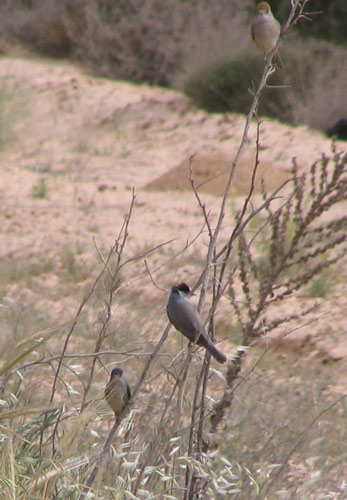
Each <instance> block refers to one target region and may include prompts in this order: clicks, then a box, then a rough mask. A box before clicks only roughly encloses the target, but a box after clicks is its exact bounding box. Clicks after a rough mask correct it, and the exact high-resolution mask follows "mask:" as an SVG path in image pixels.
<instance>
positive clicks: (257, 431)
mask: <svg viewBox="0 0 347 500" xmlns="http://www.w3.org/2000/svg"><path fill="white" fill-rule="evenodd" d="M302 3H303V4H304V3H305V2H302ZM26 4H27V5H28V6H31V5H35V3H32V2H26ZM113 4H114V3H112V5H113ZM183 4H185V2H183ZM76 5H79V2H78V3H76ZM88 5H91V4H88ZM100 5H101V4H100ZM112 5H111V4H109V3H108V2H102V6H103V8H104V9H105V11H104V15H105V14H106V13H107V9H111V8H112ZM116 5H117V7H118V8H122V9H124V10H125V11H126V12H128V10H127V9H129V10H130V14H131V9H132V8H133V4H129V3H128V2H125V3H124V4H123V2H118V3H116ZM143 5H144V7H143V9H144V8H145V7H146V6H147V7H148V5H149V4H148V3H147V2H144V4H143ZM153 5H155V6H156V7H158V5H159V4H156V2H154V3H153ZM171 5H173V4H171ZM191 5H193V6H194V5H195V2H191ZM7 6H9V4H7ZM92 7H93V9H98V4H96V3H95V4H94V3H93V4H92ZM188 7H189V3H188ZM188 7H187V8H188ZM139 8H140V7H139ZM293 9H294V10H293V12H294V11H295V8H293ZM93 12H94V11H93ZM141 12H144V11H143V10H141ZM130 14H129V15H130ZM300 14H301V13H300V9H299V11H298V13H296V16H297V17H298V18H300V17H301V16H300ZM158 15H159V14H158ZM110 19H112V16H110ZM272 72H273V66H272V63H271V58H270V59H269V60H268V61H267V63H266V64H265V68H264V71H263V75H262V78H261V84H260V86H259V87H258V89H257V90H256V92H255V97H254V100H253V103H252V106H251V111H250V112H249V115H248V117H247V121H246V125H245V128H244V134H243V138H242V141H241V143H240V148H239V150H238V152H237V154H236V155H235V162H234V163H233V164H232V165H231V166H230V173H229V178H228V180H227V182H226V186H225V193H224V196H223V197H222V198H218V199H217V198H216V200H215V204H218V205H217V206H218V210H217V215H215V214H212V213H211V212H210V211H209V207H208V206H207V204H206V203H205V202H204V200H203V199H202V198H201V193H200V191H199V188H198V187H197V186H196V185H195V182H194V157H192V158H191V164H190V166H191V170H190V181H191V186H192V191H193V194H194V195H195V200H196V205H197V207H198V210H199V221H200V220H201V224H199V229H197V232H196V234H193V235H192V234H191V233H189V237H187V240H186V241H185V243H183V244H182V245H181V244H180V243H177V242H174V241H173V240H169V241H162V242H161V243H160V244H157V245H155V246H153V245H152V244H150V243H149V241H148V240H147V239H146V238H144V239H143V240H141V239H140V238H137V235H136V233H134V232H133V230H132V222H133V219H134V218H135V217H136V211H137V210H147V206H146V203H139V204H137V199H136V196H135V193H134V190H133V191H132V198H131V203H130V207H129V208H128V210H127V212H126V214H125V216H124V220H123V222H119V220H116V217H115V216H114V213H115V212H112V214H111V217H108V219H107V221H108V224H112V228H113V227H115V226H116V225H118V226H120V227H119V233H118V235H117V236H116V237H115V238H113V239H112V244H111V247H110V248H109V247H108V246H107V245H106V244H104V243H102V245H99V243H98V241H97V240H95V241H94V244H95V248H94V250H95V252H94V254H93V255H92V252H91V251H90V247H91V246H92V244H91V245H90V246H88V247H85V246H84V245H83V244H82V243H79V234H80V232H82V231H86V230H87V231H88V230H89V231H91V230H94V228H95V232H97V229H98V228H99V227H100V226H99V225H98V223H99V221H98V219H97V217H96V212H97V210H98V206H95V204H94V203H93V199H92V197H90V196H88V195H89V193H88V192H87V190H86V194H85V196H84V197H83V196H82V195H83V194H84V193H82V195H81V199H82V202H81V206H80V207H79V208H78V210H77V209H76V207H75V206H74V207H72V206H71V205H70V204H69V203H66V204H65V203H64V204H63V205H62V207H63V209H64V210H66V211H68V213H69V217H71V218H73V217H79V216H80V214H81V213H83V214H84V215H86V216H88V224H89V225H88V224H86V226H85V227H83V228H81V227H80V225H79V224H80V220H82V219H78V225H77V226H76V227H78V229H77V230H76V231H75V234H73V236H71V235H70V236H67V235H69V233H68V230H69V229H70V228H65V227H59V230H61V231H62V234H63V241H64V244H62V245H61V246H60V247H58V248H54V252H53V253H54V257H52V256H51V255H47V254H46V252H45V249H44V248H43V249H42V250H41V253H40V250H38V249H40V241H38V244H37V248H35V249H34V251H31V254H30V255H28V254H27V253H23V255H24V256H22V254H19V253H18V249H17V248H16V250H15V251H12V249H10V251H9V252H8V253H6V254H5V255H2V256H1V259H2V262H1V263H2V264H3V265H2V266H1V268H0V279H1V294H2V297H3V299H2V301H1V303H0V306H1V307H0V316H1V317H0V319H1V322H0V323H1V325H2V326H1V335H2V337H1V338H2V357H1V359H0V398H1V400H0V424H1V425H0V497H1V498H10V499H16V500H27V499H29V498H37V499H42V500H44V499H49V498H52V499H54V500H63V499H66V498H69V499H72V500H87V499H89V498H98V499H99V500H108V499H109V500H111V499H123V498H124V499H125V498H133V499H139V500H140V499H148V500H149V499H152V498H163V499H167V500H175V499H176V500H197V499H206V500H214V499H216V500H222V499H223V498H231V499H235V500H245V499H249V500H253V499H254V500H255V499H258V500H260V499H263V500H265V499H267V500H278V498H284V499H288V500H289V499H291V500H302V499H305V500H323V498H332V499H334V500H339V499H340V498H342V497H341V495H343V494H344V490H345V483H344V476H343V474H344V467H343V465H344V463H343V462H344V460H345V448H344V446H343V444H344V442H345V439H344V435H346V421H347V419H346V416H347V411H346V401H345V399H346V395H345V394H343V390H344V388H343V389H341V387H340V385H339V381H338V375H337V369H336V370H331V369H330V368H329V366H328V365H327V364H326V365H322V364H314V362H313V361H314V360H313V357H314V356H318V354H317V353H312V354H311V356H310V358H308V359H307V360H306V361H305V363H302V362H301V363H300V359H299V357H298V356H297V353H296V352H295V350H293V351H291V352H288V350H286V348H282V343H281V340H282V339H284V338H288V337H291V335H293V334H295V333H296V332H297V331H298V330H301V329H302V328H305V327H306V328H307V327H310V328H311V327H312V328H314V327H316V325H317V324H318V323H319V317H318V316H313V317H308V316H307V314H306V313H307V312H308V311H312V308H313V305H314V304H313V301H312V300H311V297H310V295H311V296H312V295H314V293H313V290H314V289H315V288H314V286H315V283H318V292H319V295H320V296H322V289H324V285H323V281H321V282H320V284H319V280H324V279H327V274H325V273H332V274H334V276H336V275H338V269H339V267H338V266H342V264H344V265H346V264H345V263H344V259H345V250H346V249H345V245H346V230H345V229H346V221H347V219H346V216H345V215H343V214H341V213H339V208H340V207H341V204H342V203H343V202H346V187H347V186H346V183H347V179H346V174H347V169H346V165H347V155H346V154H345V153H343V152H341V151H340V150H339V148H338V146H336V145H334V144H333V147H332V151H331V154H330V155H329V156H328V155H322V157H320V158H318V159H317V160H316V161H314V160H312V166H311V169H310V171H308V172H307V173H303V172H302V170H299V168H298V162H299V158H298V159H297V160H296V161H293V165H292V180H291V181H286V182H285V183H284V185H283V186H281V187H279V188H278V189H276V190H275V191H274V192H272V193H265V192H264V193H263V198H262V199H258V198H257V197H255V196H253V195H254V179H255V177H256V175H257V168H258V165H259V156H260V154H261V151H262V143H261V127H262V125H261V123H258V127H257V140H256V159H255V163H254V169H253V178H252V184H251V188H250V191H249V193H248V195H247V196H246V197H245V199H244V200H242V203H241V205H238V206H240V209H239V210H238V211H237V213H236V214H235V216H234V219H233V218H232V216H231V214H230V212H228V211H227V209H228V205H229V204H230V189H231V184H232V179H233V173H234V171H235V169H236V168H238V160H239V158H240V154H241V152H242V150H243V148H244V147H245V145H246V142H247V140H248V131H249V126H250V123H251V121H252V120H254V117H255V115H256V112H257V109H258V102H259V100H261V98H262V95H263V92H264V91H266V90H267V89H266V84H267V81H268V78H269V77H270V76H271V74H272ZM69 82H70V80H69ZM100 163H101V162H100ZM98 165H99V162H98ZM77 166H78V165H77ZM102 174H103V172H102V168H100V172H99V171H98V172H97V174H95V177H94V176H91V177H92V182H94V193H97V196H106V194H107V193H103V194H102V195H101V194H100V193H98V192H97V182H98V181H99V176H100V178H102ZM88 175H90V173H89V172H88ZM86 177H87V175H86ZM95 178H96V179H97V181H95ZM41 180H44V179H41ZM107 182H108V181H107ZM69 187H70V186H69ZM76 191H77V189H76ZM37 192H38V193H43V194H44V196H41V195H39V196H38V197H39V198H46V196H47V186H46V185H44V188H43V187H42V186H41V185H40V183H39V184H38V189H37ZM116 194H118V192H117V193H116ZM123 194H124V193H123ZM79 195H80V193H76V196H75V195H74V196H75V197H74V199H76V200H78V199H79V198H78V196H79ZM32 196H34V191H33V192H32ZM141 196H142V193H141ZM169 196H171V193H169V194H168V195H167V200H168V203H169ZM30 201H31V204H32V205H35V206H36V205H38V204H39V205H40V203H38V202H33V201H32V200H30ZM239 201H240V200H239ZM116 202H117V203H118V204H122V210H123V211H122V213H124V211H125V210H124V204H123V199H120V200H118V199H116ZM107 203H108V205H107V207H108V208H109V207H110V206H111V207H112V208H113V205H110V201H108V202H107ZM112 203H114V200H112ZM77 204H78V201H76V205H77ZM16 208H17V207H16ZM54 208H55V207H54V205H53V204H52V205H50V209H52V212H51V214H50V217H51V220H52V218H53V217H54V216H55V214H54V212H53V209H54ZM162 208H165V207H162ZM180 208H181V207H180ZM19 210H21V207H19ZM32 210H35V207H34V209H32ZM27 213H28V212H27ZM336 214H337V215H336ZM184 215H185V212H184V210H183V208H182V213H180V214H179V216H182V218H183V216H184ZM157 217H158V210H153V219H152V224H153V225H155V224H156V223H158V220H157ZM13 218H14V217H13V214H12V212H11V213H8V221H5V222H6V223H8V227H9V228H10V229H11V228H13V227H14V222H13V220H12V219H13ZM33 218H35V212H33ZM109 219H111V222H110V221H109ZM84 220H85V219H84ZM170 222H172V221H167V223H168V224H170ZM11 224H12V226H11ZM182 225H183V226H184V224H183V222H182ZM20 230H22V228H21V227H19V231H20ZM158 231H160V228H159V225H158ZM42 232H43V236H42V239H47V238H50V237H51V238H52V246H53V245H55V242H54V241H53V237H52V234H53V231H52V230H51V228H44V229H43V230H42ZM148 233H149V231H148ZM146 236H147V235H146ZM100 239H101V237H100ZM148 239H149V236H148ZM71 240H73V241H74V243H71ZM76 241H77V243H76ZM195 242H198V243H199V251H197V250H196V247H194V243H195ZM175 245H176V246H175ZM20 250H21V251H22V250H23V249H22V248H20ZM87 251H88V253H87ZM19 255H20V256H19ZM95 256H96V257H95ZM96 258H97V260H96ZM180 266H181V267H180ZM177 268H180V271H182V270H183V269H185V271H184V272H185V273H186V274H188V273H189V276H190V278H191V280H192V281H193V278H195V277H196V276H200V277H199V279H198V280H197V283H196V284H195V287H194V288H195V289H197V288H198V287H201V295H200V301H199V306H200V307H201V306H202V305H203V304H204V302H208V303H209V305H210V307H209V311H208V323H207V324H208V331H209V334H210V335H211V336H212V338H214V336H215V330H217V336H218V339H221V338H222V336H224V337H227V335H228V333H229V332H228V330H227V328H225V330H224V329H223V330H222V329H221V330H222V331H220V330H219V329H218V328H216V325H217V324H218V321H219V314H220V313H223V316H224V317H223V322H224V323H223V325H225V326H226V327H228V328H229V329H231V328H232V326H233V323H235V322H236V320H238V328H239V332H240V344H242V345H239V347H236V346H234V345H230V346H229V347H230V348H228V349H227V350H226V352H228V354H230V353H233V354H234V356H230V358H229V360H228V362H227V364H226V365H224V366H223V367H218V369H215V368H214V365H212V366H211V365H210V356H209V354H208V353H207V354H205V353H204V352H203V351H201V350H197V349H196V346H189V347H188V352H187V345H186V341H185V340H183V339H182V338H181V337H177V336H176V334H173V335H172V336H170V337H169V326H166V327H165V323H166V319H164V317H165V312H164V305H165V301H166V295H165V296H164V295H161V294H160V291H159V290H158V288H159V285H160V287H165V290H167V289H168V288H169V286H170V285H171V284H172V278H173V276H174V277H175V279H176V277H178V275H177V274H176V271H177ZM39 277H40V278H41V279H40V281H36V280H37V279H38V278H39ZM180 279H182V278H181V276H180ZM338 282H339V278H337V279H336V280H335V283H334V285H338V284H339V283H338ZM38 285H39V286H38ZM316 290H317V287H316ZM300 293H301V294H300ZM324 293H326V292H324ZM323 295H324V294H323ZM14 296H15V297H16V298H15V299H13V298H12V297H14ZM291 298H295V299H296V300H297V301H298V304H299V305H296V309H295V311H294V312H293V310H291V311H290V312H286V311H285V309H284V305H285V304H286V303H287V301H288V300H289V299H291ZM207 299H208V300H207ZM72 310H73V311H74V313H71V311H72ZM50 321H52V322H53V324H54V327H53V328H47V323H50ZM270 331H273V332H275V333H278V332H279V337H278V340H277V341H275V342H274V343H270V342H269V343H267V342H268V334H269V333H270ZM329 334H330V332H329ZM327 335H328V334H327ZM177 338H179V341H177ZM262 338H264V342H265V347H263V346H262V345H261V343H259V344H256V343H255V341H256V340H261V339H262ZM230 340H231V341H234V342H235V338H234V337H232V338H231V339H230ZM225 344H227V341H226V342H225ZM225 344H224V345H225ZM178 346H180V349H179V348H178ZM281 349H282V350H281ZM248 350H249V351H250V352H249V355H247V356H246V352H247V351H248ZM204 354H205V358H204V360H203V361H202V358H201V355H204ZM118 364H121V365H122V366H123V365H125V366H126V367H125V370H126V372H127V379H128V381H129V383H130V386H131V389H132V394H133V396H132V400H131V402H130V404H129V405H128V406H127V407H126V408H125V409H124V411H123V413H122V415H121V416H120V422H116V423H114V415H113V413H112V412H111V411H110V409H109V408H108V407H107V405H106V403H105V401H104V398H103V388H104V385H105V382H106V380H107V379H108V374H109V371H110V369H111V368H113V367H114V366H115V365H118Z"/></svg>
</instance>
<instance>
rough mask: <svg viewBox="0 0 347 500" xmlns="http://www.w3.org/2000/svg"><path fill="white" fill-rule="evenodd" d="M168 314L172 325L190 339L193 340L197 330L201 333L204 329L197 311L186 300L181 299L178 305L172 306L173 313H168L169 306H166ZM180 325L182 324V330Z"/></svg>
mask: <svg viewBox="0 0 347 500" xmlns="http://www.w3.org/2000/svg"><path fill="white" fill-rule="evenodd" d="M168 316H169V319H170V321H171V323H172V324H173V325H174V327H175V328H177V330H179V331H180V332H181V333H183V334H184V335H186V336H187V337H188V338H189V339H190V340H192V341H194V340H195V337H196V334H197V332H198V333H200V334H201V333H203V331H204V324H203V322H202V319H201V318H200V316H199V313H198V312H197V310H196V309H195V307H194V306H192V304H191V303H190V302H189V301H188V300H185V299H181V300H180V302H179V307H175V308H174V314H172V313H171V314H170V307H168ZM182 325H184V332H183V331H182Z"/></svg>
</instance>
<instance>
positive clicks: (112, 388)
mask: <svg viewBox="0 0 347 500" xmlns="http://www.w3.org/2000/svg"><path fill="white" fill-rule="evenodd" d="M130 398H131V391H130V388H129V385H128V382H127V380H126V378H125V376H124V375H123V370H121V369H120V368H114V369H113V370H112V372H111V377H110V380H109V382H108V383H107V385H106V387H105V399H106V401H107V403H108V404H109V406H110V407H111V408H112V410H113V411H114V413H115V416H116V419H117V417H118V416H119V415H120V414H121V412H122V410H123V408H124V406H125V405H126V404H127V402H128V401H129V399H130Z"/></svg>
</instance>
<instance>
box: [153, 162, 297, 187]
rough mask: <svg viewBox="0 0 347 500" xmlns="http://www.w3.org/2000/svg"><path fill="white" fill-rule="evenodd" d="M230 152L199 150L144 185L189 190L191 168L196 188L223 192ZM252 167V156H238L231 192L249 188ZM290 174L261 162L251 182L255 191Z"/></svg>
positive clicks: (279, 183)
mask: <svg viewBox="0 0 347 500" xmlns="http://www.w3.org/2000/svg"><path fill="white" fill-rule="evenodd" d="M232 162H233V158H232V157H231V156H227V155H225V154H223V153H219V152H211V153H199V154H197V155H194V156H193V157H190V158H186V159H185V160H183V161H182V162H181V163H179V164H178V165H177V166H176V167H174V168H172V169H171V170H169V172H166V173H164V174H163V175H161V176H160V177H158V178H157V179H155V180H154V181H151V182H149V183H148V184H147V185H146V186H145V187H144V189H148V190H151V191H173V190H174V191H189V190H191V181H190V177H191V171H192V174H193V179H194V184H195V186H196V187H197V188H198V190H199V191H203V192H205V193H210V194H214V195H219V196H222V195H223V194H224V190H225V185H226V183H227V181H228V177H229V173H230V166H231V164H232ZM253 169H254V160H253V159H252V158H251V157H245V158H243V159H241V161H240V163H239V166H238V168H237V169H236V171H235V176H234V179H233V184H232V195H234V196H240V195H245V194H247V193H248V192H249V190H250V187H251V179H252V174H253ZM289 177H290V174H289V172H287V171H285V170H282V169H280V168H278V167H276V166H275V165H273V164H272V163H270V162H266V161H265V162H261V163H260V164H259V166H258V171H257V176H256V179H255V183H254V191H255V192H260V191H261V186H262V182H264V186H265V190H266V191H271V190H273V189H275V188H277V187H278V186H280V185H281V184H282V183H283V182H285V181H286V180H287V179H288V178H289Z"/></svg>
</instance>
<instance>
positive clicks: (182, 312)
mask: <svg viewBox="0 0 347 500" xmlns="http://www.w3.org/2000/svg"><path fill="white" fill-rule="evenodd" d="M191 295H192V292H191V291H190V288H189V286H188V285H187V284H186V283H180V284H179V285H177V286H173V287H172V288H171V292H170V296H169V301H168V303H167V306H166V311H167V315H168V318H169V320H170V323H171V324H172V325H173V326H174V327H175V328H176V330H178V331H179V332H181V333H183V335H184V336H185V337H187V339H188V340H190V342H196V344H197V345H199V346H202V347H205V348H206V349H207V350H208V351H209V352H210V353H211V354H212V356H213V357H214V358H215V359H216V360H217V361H218V363H225V361H226V360H227V358H226V356H225V355H224V354H223V353H222V352H220V351H219V350H218V349H217V348H216V346H215V345H214V344H213V343H212V341H211V339H210V338H209V336H208V334H207V332H206V329H205V327H204V323H203V321H202V319H201V316H200V314H199V313H198V311H197V310H196V308H195V307H194V306H193V305H192V304H191V303H190V302H189V298H190V297H191Z"/></svg>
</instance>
